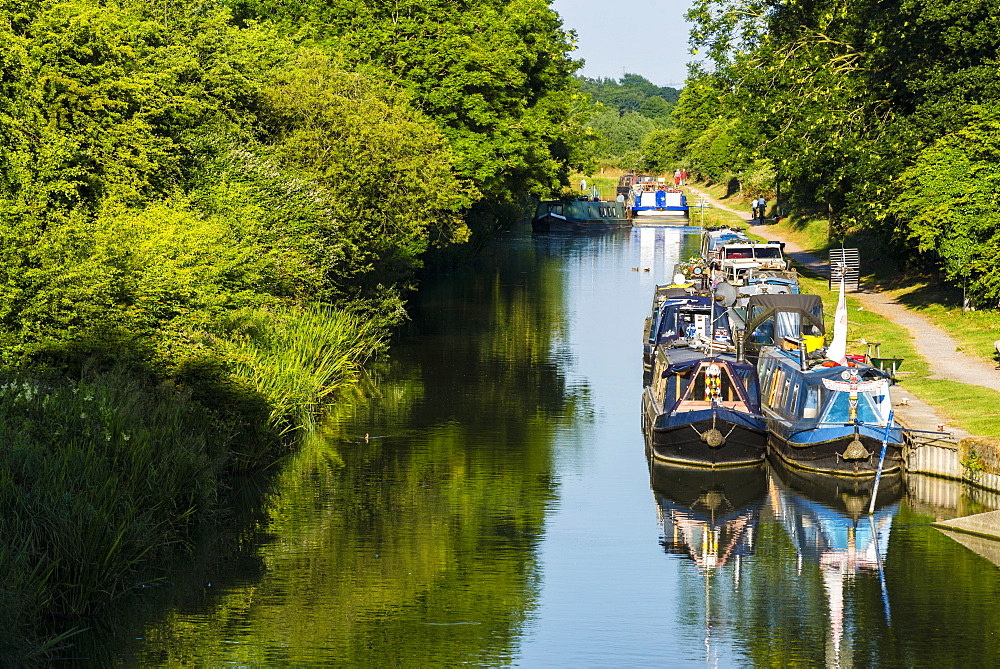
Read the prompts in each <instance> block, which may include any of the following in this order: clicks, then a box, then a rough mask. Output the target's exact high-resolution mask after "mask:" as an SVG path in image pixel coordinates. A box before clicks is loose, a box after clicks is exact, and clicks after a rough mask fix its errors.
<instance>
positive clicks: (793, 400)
mask: <svg viewBox="0 0 1000 669" xmlns="http://www.w3.org/2000/svg"><path fill="white" fill-rule="evenodd" d="M798 409H799V383H798V381H796V382H795V387H794V388H792V396H791V397H790V398H789V399H788V413H789V414H791V415H792V416H794V415H796V413H797V412H798Z"/></svg>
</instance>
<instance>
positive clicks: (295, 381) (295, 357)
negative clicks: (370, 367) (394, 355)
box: [227, 309, 380, 434]
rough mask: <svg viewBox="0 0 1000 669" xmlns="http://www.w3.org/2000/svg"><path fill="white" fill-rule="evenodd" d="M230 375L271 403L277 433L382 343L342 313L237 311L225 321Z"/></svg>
mask: <svg viewBox="0 0 1000 669" xmlns="http://www.w3.org/2000/svg"><path fill="white" fill-rule="evenodd" d="M227 326H228V327H229V328H231V329H232V332H231V342H232V343H231V344H230V349H229V350H230V354H231V357H232V371H233V375H234V377H235V378H236V379H237V380H239V381H242V382H244V383H246V384H247V385H248V386H249V387H250V388H252V389H253V390H254V391H255V392H257V393H259V394H260V395H262V396H263V397H264V398H265V399H266V400H267V401H268V403H269V404H270V406H271V416H270V422H271V425H272V426H273V427H274V428H276V429H277V431H278V432H279V434H283V433H286V432H288V431H290V430H293V429H295V428H296V427H298V426H301V425H303V424H305V423H306V422H307V421H308V420H309V419H310V418H311V417H312V416H313V415H315V414H316V413H317V412H318V411H319V410H321V409H322V407H323V406H324V403H325V402H326V401H327V400H328V399H329V398H330V397H332V396H333V395H334V394H335V393H337V392H338V391H339V390H341V389H343V388H344V387H345V386H347V385H349V384H351V383H353V381H354V380H355V378H356V377H357V374H358V371H359V367H360V364H361V363H362V362H363V361H364V359H365V358H366V357H367V356H368V355H370V354H371V352H372V351H373V350H374V349H375V348H376V347H377V346H378V345H379V343H380V331H379V330H378V329H377V328H376V327H375V326H374V325H373V324H372V323H371V322H370V321H365V320H362V319H361V318H359V317H357V316H354V315H352V314H348V313H345V312H342V311H335V310H330V309H310V310H306V311H290V312H286V313H282V314H273V313H270V312H264V311H259V312H240V313H238V314H235V315H233V316H232V317H230V319H229V323H227Z"/></svg>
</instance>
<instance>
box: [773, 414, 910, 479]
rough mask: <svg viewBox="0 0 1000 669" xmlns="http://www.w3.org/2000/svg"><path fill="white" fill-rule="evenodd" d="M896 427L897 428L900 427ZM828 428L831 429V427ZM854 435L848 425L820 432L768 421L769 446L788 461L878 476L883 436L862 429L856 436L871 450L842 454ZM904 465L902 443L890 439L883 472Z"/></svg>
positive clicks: (811, 467)
mask: <svg viewBox="0 0 1000 669" xmlns="http://www.w3.org/2000/svg"><path fill="white" fill-rule="evenodd" d="M895 431H897V432H898V428H897V429H896V430H895ZM825 432H829V430H826V431H825ZM796 434H801V435H807V436H809V437H810V438H811V439H812V440H810V441H805V440H802V439H798V438H796ZM854 439H855V433H854V431H853V430H851V429H849V428H848V429H845V430H843V431H841V432H840V433H839V434H824V435H822V436H818V435H817V434H816V433H815V432H800V433H796V432H794V431H792V430H789V428H788V426H787V425H786V424H785V423H783V421H780V420H773V419H772V420H769V421H768V449H769V450H770V451H771V452H772V453H773V454H774V455H775V456H776V457H778V458H780V459H781V460H783V461H784V462H785V463H787V464H788V465H790V466H792V467H797V468H799V469H804V470H807V471H812V472H820V473H824V474H833V475H837V476H851V477H866V476H867V477H871V476H875V475H876V474H877V473H878V465H879V456H880V454H881V452H882V439H881V437H880V436H875V435H874V434H870V433H869V434H865V433H863V432H862V433H859V434H858V435H857V439H858V441H860V442H861V444H862V446H863V447H864V449H865V450H866V451H867V452H868V456H867V457H864V458H852V459H845V458H844V457H843V456H844V454H845V453H846V452H847V451H848V449H849V448H850V447H851V442H853V441H854ZM902 465H903V449H902V444H901V443H899V442H897V441H895V440H890V441H889V442H888V443H887V444H886V453H885V463H884V465H883V468H882V472H883V473H884V474H889V473H894V472H898V471H900V469H901V468H902Z"/></svg>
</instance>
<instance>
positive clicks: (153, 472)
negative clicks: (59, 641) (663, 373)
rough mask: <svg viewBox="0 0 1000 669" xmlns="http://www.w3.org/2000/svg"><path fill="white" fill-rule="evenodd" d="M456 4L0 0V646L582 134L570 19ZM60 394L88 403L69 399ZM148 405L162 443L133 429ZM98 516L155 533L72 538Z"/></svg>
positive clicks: (87, 588)
mask: <svg viewBox="0 0 1000 669" xmlns="http://www.w3.org/2000/svg"><path fill="white" fill-rule="evenodd" d="M461 4H462V7H457V6H456V5H455V4H454V3H450V2H442V1H438V0H409V1H408V2H399V3H394V4H393V6H392V7H391V8H390V7H388V6H387V5H386V4H385V3H363V2H354V1H351V2H347V1H346V0H345V1H341V2H330V3H327V4H325V5H322V6H321V5H318V4H313V3H284V2H283V3H268V2H266V1H263V2H240V1H236V0H234V1H232V2H230V3H228V4H227V3H216V4H204V3H200V2H194V1H193V0H192V1H190V2H185V1H182V2H173V3H168V4H163V3H153V2H146V1H145V0H136V1H134V2H129V3H124V4H120V5H115V4H106V3H103V2H97V1H96V0H69V1H61V0H37V1H34V2H29V3H9V2H0V71H2V75H3V76H2V77H0V365H2V366H3V367H5V368H6V369H7V370H8V371H9V372H10V373H11V374H12V375H13V376H11V377H10V378H11V379H12V380H11V381H10V383H12V384H20V385H11V386H10V388H11V389H15V388H21V390H16V391H15V390H10V392H11V393H15V395H12V397H14V398H15V399H16V398H21V399H17V401H18V402H22V401H23V402H27V404H25V405H24V409H23V411H22V412H21V413H20V414H18V415H17V416H14V415H13V414H10V411H12V409H11V406H13V405H9V406H8V405H6V404H5V411H7V412H8V414H10V415H7V416H6V417H5V418H4V420H0V429H3V430H9V431H10V433H11V434H17V435H20V436H19V440H18V442H17V443H18V446H17V448H16V449H13V450H10V451H8V452H7V453H6V454H5V457H4V460H3V463H2V466H0V501H2V504H3V506H2V507H0V511H2V513H0V517H2V518H3V519H4V520H2V521H0V523H4V524H3V529H4V531H3V533H2V535H0V571H2V573H0V580H2V581H3V583H4V585H3V586H0V588H2V590H0V619H2V620H3V621H4V623H5V625H4V629H5V632H4V635H5V636H4V638H3V640H2V643H0V653H2V654H3V657H18V653H23V652H26V649H29V648H30V647H31V643H30V638H31V636H32V634H33V632H32V630H35V631H37V627H36V624H35V623H36V622H37V617H38V616H58V615H63V614H76V613H83V612H88V611H91V610H93V609H94V608H95V607H97V606H99V605H100V604H101V603H103V602H104V601H106V600H107V598H108V596H109V595H112V594H115V593H117V592H120V591H121V590H122V589H123V588H124V587H127V584H129V580H128V579H129V578H130V575H129V574H130V570H131V569H132V568H133V566H134V565H135V564H137V562H138V561H140V560H141V559H143V558H144V557H148V556H149V555H151V554H153V552H155V550H156V549H157V548H158V547H159V546H163V545H169V544H170V543H171V542H172V541H175V540H177V539H178V537H180V536H182V532H183V529H184V521H185V519H187V518H189V517H190V514H191V513H193V512H194V511H198V510H202V509H204V508H207V505H208V502H209V501H211V499H212V498H213V494H214V493H209V492H206V491H215V490H217V489H218V488H220V487H222V486H224V482H225V477H226V474H227V472H230V471H232V470H235V469H239V468H245V467H255V466H260V465H261V464H265V463H266V460H264V461H263V462H262V460H263V459H264V458H266V457H267V454H269V453H270V452H272V451H273V448H274V446H275V445H276V444H278V443H279V439H280V436H281V435H282V434H284V433H287V432H289V431H291V430H293V429H295V428H296V427H298V426H300V425H302V424H303V423H304V422H307V421H308V420H309V418H310V416H311V415H312V414H313V413H314V412H315V411H316V410H317V409H319V408H321V407H322V405H323V403H324V402H328V401H329V399H330V397H332V396H333V394H334V393H335V392H336V391H337V389H338V388H340V387H343V386H344V385H345V384H348V383H350V382H351V380H352V379H353V378H354V376H355V375H356V373H357V370H358V366H359V364H361V363H362V362H363V361H364V360H365V359H366V358H367V357H368V356H369V355H371V354H372V352H373V351H375V350H377V349H378V348H379V346H380V341H381V339H382V336H383V333H384V332H385V329H386V328H387V327H388V326H390V325H392V324H395V323H398V322H399V320H400V319H401V318H402V317H403V315H404V314H403V299H404V297H405V293H406V291H408V290H410V289H411V288H412V285H413V282H414V276H415V272H416V271H417V270H418V269H419V268H420V267H421V265H422V263H423V257H424V255H425V253H426V252H427V251H428V250H429V249H431V248H440V247H444V246H448V245H454V244H457V243H463V242H466V241H467V240H468V239H469V237H470V234H471V232H470V228H469V225H468V224H467V221H468V220H481V219H482V217H480V218H476V217H475V216H471V217H470V216H469V212H470V211H476V210H477V208H478V209H481V210H485V211H496V210H498V209H499V208H501V207H503V206H505V203H507V202H509V201H511V200H514V199H515V198H517V197H519V196H521V195H522V194H523V193H525V192H531V193H533V194H535V195H548V194H550V193H551V192H552V191H554V190H556V189H558V188H559V187H560V186H561V185H562V184H564V183H565V182H566V178H567V174H568V169H569V165H570V164H571V163H572V162H573V161H574V160H577V157H575V155H576V154H578V153H579V150H578V148H577V147H578V145H579V144H580V142H581V138H583V137H584V135H585V133H584V132H583V130H582V129H581V127H580V125H579V123H578V122H577V118H578V115H579V114H580V113H581V110H582V109H583V106H582V105H581V104H580V100H579V96H578V94H577V93H575V84H574V83H573V81H572V78H571V74H572V72H573V71H574V70H575V68H576V67H577V64H576V63H575V62H574V61H572V60H571V59H569V57H568V55H567V54H568V53H569V51H570V35H569V34H567V33H566V32H564V31H563V30H562V27H561V25H560V22H559V19H558V17H557V15H556V14H555V13H554V12H552V11H551V10H550V9H549V8H548V5H547V3H546V2H542V1H541V0H503V1H500V0H480V1H478V2H473V1H469V2H464V3H461ZM78 384H85V386H86V387H85V388H84V386H83V385H78ZM123 387H128V388H133V389H134V394H135V397H136V398H137V399H136V401H137V402H139V404H140V405H141V406H142V408H141V409H136V408H134V407H131V408H130V406H131V405H130V404H129V403H127V402H119V401H118V400H117V399H114V398H117V397H120V389H121V388H123ZM22 391H23V392H22ZM81 392H86V394H87V395H88V396H89V395H93V396H94V397H101V398H106V399H105V400H101V401H100V402H99V404H100V409H99V410H93V411H92V410H90V409H81V410H80V411H79V412H78V411H77V409H78V408H79V407H77V406H76V404H74V402H77V400H76V399H74V397H75V396H76V395H77V394H79V393H81ZM16 393H21V395H17V394H16ZM24 393H28V395H24ZM29 395H30V397H28V396H29ZM25 397H28V399H24V398H25ZM107 398H110V399H107ZM11 401H14V400H13V399H12V400H11ZM95 401H96V400H95ZM66 411H68V412H70V413H71V414H72V415H73V416H76V415H80V418H81V421H82V422H81V424H80V425H79V426H76V427H73V426H71V425H70V423H71V422H73V421H69V422H66V421H62V419H61V418H60V416H62V414H63V413H65V412H66ZM129 412H131V413H135V414H137V415H128V414H129ZM143 416H146V417H147V418H143ZM164 416H166V417H169V421H171V425H177V426H180V427H177V428H176V429H177V430H178V431H180V432H190V434H191V440H188V441H190V443H188V441H184V443H183V444H178V445H176V446H177V448H183V449H184V452H185V453H186V454H187V455H185V456H184V457H175V455H176V454H175V453H174V451H173V450H171V448H173V447H171V448H164V447H162V445H160V444H159V442H156V440H155V439H152V438H151V439H152V440H147V439H145V438H143V439H139V438H136V437H135V435H139V434H145V432H144V430H146V431H152V430H155V423H156V421H157V420H159V418H157V417H164ZM139 419H142V420H148V421H151V422H150V423H149V424H148V425H147V424H146V423H142V420H139ZM74 420H75V419H74ZM136 420H139V422H140V423H142V424H141V425H140V424H134V423H135V421H136ZM164 420H166V418H165V419H164ZM33 422H37V423H38V424H42V425H47V424H53V425H58V424H61V422H66V426H67V427H66V429H68V430H70V432H71V433H72V439H70V440H67V439H68V438H66V436H65V435H66V434H69V433H66V432H65V430H63V431H60V430H59V429H54V430H51V431H48V432H46V433H45V434H42V433H39V432H37V431H33V430H28V429H25V428H24V427H23V426H24V425H26V424H31V423H33ZM74 424H75V423H74ZM170 429H174V428H170ZM164 434H170V433H169V432H165V433H164ZM123 435H129V436H123ZM130 436H131V437H132V438H130ZM43 437H44V438H43ZM97 447H99V449H98V450H95V448H97ZM133 449H141V450H142V453H141V454H140V453H132V450H133ZM78 450H82V451H86V453H87V454H88V455H87V457H88V458H93V460H92V463H91V461H90V460H88V461H87V462H83V465H81V466H80V467H77V464H80V463H78V462H77V460H78V458H77V456H75V455H74V453H76V452H77V451H78ZM136 458H139V460H136V461H141V462H142V463H144V464H143V465H142V466H131V465H129V466H127V467H126V466H124V465H122V464H121V463H122V462H125V461H131V460H130V459H136ZM142 458H145V459H142ZM85 459H86V458H85ZM81 462H82V461H81ZM39 463H43V465H40V464H39ZM172 463H173V464H172ZM185 463H193V464H185ZM174 465H176V468H177V471H176V472H174V474H171V475H164V474H162V472H163V471H165V470H166V469H169V468H170V467H171V466H174ZM191 472H195V474H196V475H195V474H191ZM189 474H190V475H189ZM75 476H87V477H90V478H88V485H89V486H91V488H90V489H89V492H88V493H87V495H96V497H93V496H80V497H79V500H80V501H79V504H80V505H82V506H81V509H83V507H85V508H86V509H88V511H87V513H86V514H85V513H83V511H82V510H79V511H80V513H76V511H77V510H76V509H75V507H74V506H73V505H74V504H76V502H75V501H74V500H76V499H77V497H76V494H77V493H76V492H74V491H75V490H77V489H78V488H79V487H80V485H81V483H80V481H79V480H77V479H75V478H74V477H75ZM147 476H157V477H159V478H158V479H157V483H158V484H159V482H162V487H161V488H156V486H153V487H154V488H156V489H155V490H151V489H150V486H149V483H150V480H146V479H145V478H144V477H147ZM36 488H46V493H45V495H41V496H37V497H33V496H31V495H30V494H29V495H27V496H26V493H30V491H32V490H35V489H36ZM195 488H197V489H195ZM123 490H128V491H129V492H128V494H124V495H122V494H121V491H123ZM95 491H96V492H95ZM102 491H103V492H102ZM63 493H65V495H63ZM66 495H68V497H67V496H66ZM101 495H121V499H120V500H118V501H115V502H114V504H112V500H108V499H100V496H101ZM67 499H68V500H70V502H68V503H69V504H70V507H71V510H73V513H70V512H68V511H65V510H64V509H62V508H61V507H59V505H60V504H63V503H64V501H65V500H67ZM163 499H169V500H170V504H166V503H165V502H163V501H162V500H163ZM60 500H62V501H60ZM114 505H120V507H121V508H119V506H114ZM124 510H131V511H132V512H134V513H135V514H137V515H138V516H141V517H142V518H147V515H148V514H152V515H153V516H156V517H157V518H158V521H157V524H156V527H155V531H153V530H150V529H149V527H150V526H149V525H148V523H147V521H146V520H142V521H141V522H140V523H138V524H137V526H136V527H137V528H138V529H137V531H138V532H140V534H138V535H136V537H137V539H136V541H132V540H131V539H128V537H131V536H132V534H122V539H121V540H120V541H112V542H110V545H109V544H108V542H105V541H104V539H102V538H101V537H105V535H104V534H101V535H98V534H94V530H93V527H94V523H97V522H100V521H101V520H102V519H103V521H106V524H107V527H106V528H105V530H102V531H105V532H117V531H118V530H117V529H115V528H118V527H120V526H121V524H120V522H119V521H120V519H122V518H126V519H127V515H121V514H120V513H119V512H122V513H124ZM87 514H90V515H87ZM8 519H11V520H10V523H8V522H7V521H8ZM57 521H58V522H57ZM121 522H124V521H121ZM38 523H42V524H44V525H47V526H50V527H54V526H57V527H58V531H57V532H53V533H52V535H51V537H49V538H48V539H45V540H43V539H42V538H41V536H40V535H38V534H37V529H36V528H37V524H38ZM144 528H145V529H144ZM8 530H9V531H8ZM147 530H148V531H147ZM47 531H49V530H47ZM130 532H131V530H130ZM141 537H145V538H146V540H145V542H143V541H142V540H141ZM88 542H94V543H93V545H92V546H89V548H88V550H92V551H93V550H98V549H99V548H100V547H103V548H104V549H106V550H107V551H108V554H107V555H103V556H102V558H101V559H102V560H104V562H103V563H102V565H106V566H101V565H98V567H95V568H96V569H98V571H95V572H92V573H88V574H86V577H87V579H88V580H86V582H83V581H81V580H80V579H78V578H77V576H81V577H82V576H83V575H82V574H79V573H78V571H75V569H76V566H75V565H74V564H73V558H72V557H71V555H70V553H67V552H66V547H71V546H79V545H82V544H86V543H88ZM13 547H16V548H17V550H16V551H15V550H14V549H13ZM84 555H85V553H81V556H84ZM81 559H84V557H81ZM19 565H20V566H19ZM24 565H37V568H33V570H31V571H27V572H24V573H22V574H20V575H19V576H18V578H14V577H13V576H11V577H9V578H8V576H10V574H12V573H14V572H17V571H18V570H22V571H23V567H24Z"/></svg>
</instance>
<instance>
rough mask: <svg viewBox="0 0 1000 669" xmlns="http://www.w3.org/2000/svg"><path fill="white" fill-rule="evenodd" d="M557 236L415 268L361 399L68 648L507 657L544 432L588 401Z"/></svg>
mask: <svg viewBox="0 0 1000 669" xmlns="http://www.w3.org/2000/svg"><path fill="white" fill-rule="evenodd" d="M563 243H564V242H563V241H556V242H552V243H548V242H545V241H544V240H536V241H535V242H534V243H531V244H526V243H524V241H523V240H522V241H520V242H519V243H515V244H510V245H505V244H498V245H497V246H496V247H494V248H492V249H491V250H490V254H491V255H490V256H489V257H487V258H486V259H484V264H485V265H486V266H487V267H488V269H486V270H484V269H483V268H482V267H479V268H477V269H475V270H472V269H468V270H463V269H459V270H456V271H455V272H454V273H452V275H451V276H449V277H448V278H447V279H440V280H436V281H431V282H429V283H428V284H426V285H425V286H424V288H423V289H422V290H421V292H420V294H419V295H417V296H416V298H415V300H414V304H413V305H412V320H411V322H409V323H408V324H407V325H406V326H405V327H404V328H402V331H401V333H400V335H399V336H398V337H397V341H396V342H395V343H394V345H393V347H392V353H391V355H390V356H389V357H388V358H387V359H385V360H383V361H381V362H380V364H379V365H378V366H377V367H376V369H375V370H373V373H374V375H375V377H376V378H375V379H374V381H373V383H372V384H371V385H370V387H369V388H368V390H367V391H366V393H365V397H362V398H359V399H357V400H356V401H352V402H345V403H342V404H341V405H340V406H338V407H337V408H336V409H335V410H334V412H333V413H332V414H331V416H330V417H329V421H328V422H327V423H326V424H325V425H324V426H323V428H322V430H321V431H320V432H319V433H318V434H316V435H312V436H311V437H310V438H308V439H305V440H304V443H303V444H302V445H301V446H300V447H299V448H298V449H297V450H296V451H295V452H294V453H292V454H290V455H289V456H288V457H287V458H286V459H285V460H284V461H283V462H282V463H281V466H280V468H279V469H278V470H277V471H276V472H275V474H274V478H273V481H272V483H271V489H270V491H269V492H267V493H266V494H264V495H263V496H262V497H261V498H259V499H258V504H257V505H256V507H255V508H254V509H253V511H251V512H250V513H249V516H248V517H247V518H245V519H241V518H237V517H234V518H233V519H232V521H233V522H232V526H233V527H234V528H235V527H239V528H240V529H233V530H231V532H230V533H228V534H227V533H225V532H222V533H219V535H218V536H213V537H212V538H213V541H214V542H215V543H213V544H212V546H208V547H203V546H198V547H196V548H195V551H194V552H193V554H192V555H191V556H190V557H189V558H185V559H183V560H180V562H181V563H183V564H181V565H179V566H178V567H177V568H176V569H174V570H172V571H171V574H170V576H169V577H168V578H169V585H168V586H164V587H163V588H161V590H163V593H162V595H161V596H158V597H157V596H155V595H154V596H153V597H145V598H140V599H136V600H135V601H136V602H141V604H140V605H138V606H136V608H134V609H132V610H131V611H130V610H127V609H125V608H119V609H118V610H117V612H116V613H117V617H115V616H112V618H113V620H114V622H112V623H111V624H109V625H108V626H106V627H104V628H99V629H95V630H94V632H93V633H92V634H90V635H89V636H90V638H89V640H88V641H86V642H85V643H84V644H82V645H78V646H77V648H75V649H73V654H74V655H75V656H77V657H87V658H89V662H90V663H92V664H94V665H107V664H138V665H143V666H146V665H167V666H174V665H178V664H193V665H199V666H208V665H219V664H229V663H235V664H241V665H295V666H308V665H328V664H338V665H344V664H347V665H360V666H397V665H413V664H416V663H419V664H422V665H423V666H450V665H454V664H475V665H487V666H496V665H502V664H505V663H508V662H509V661H510V658H511V657H512V653H513V652H514V651H515V649H516V647H517V643H518V639H519V636H520V634H521V633H522V627H523V625H524V622H525V620H526V616H527V615H528V614H529V612H530V611H531V610H532V609H533V608H534V606H535V601H536V598H537V591H538V573H537V558H536V547H537V544H538V542H539V540H540V537H541V536H542V534H543V530H544V520H545V516H546V513H547V512H548V510H549V507H550V506H551V504H552V502H553V500H554V496H555V494H556V489H557V482H556V474H555V472H554V467H553V442H554V439H555V435H556V434H558V433H560V432H561V431H566V430H568V429H571V428H573V426H578V425H581V424H584V425H585V424H586V422H587V421H588V420H589V416H590V415H591V413H592V409H591V408H590V405H589V399H588V392H589V391H588V388H587V386H586V384H585V383H584V382H582V381H570V380H568V379H567V377H566V373H565V369H566V366H567V364H568V361H569V360H570V359H571V355H570V353H569V351H568V348H567V345H566V341H565V332H566V329H567V328H566V326H565V323H564V318H565V315H564V313H563V310H562V304H563V290H564V281H563V278H562V275H561V274H560V268H561V263H562V260H561V257H562V255H561V252H560V246H562V245H563ZM574 429H575V428H574ZM210 534H211V533H210ZM233 535H235V536H233ZM130 601H131V600H130ZM122 639H127V640H126V641H125V642H124V643H123V642H122ZM81 663H84V662H81Z"/></svg>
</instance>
